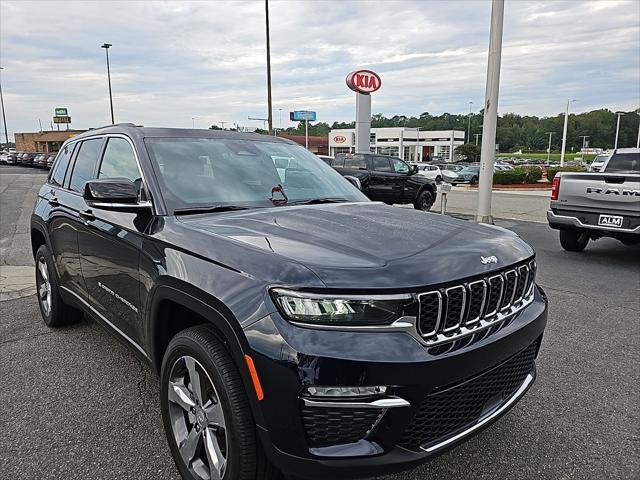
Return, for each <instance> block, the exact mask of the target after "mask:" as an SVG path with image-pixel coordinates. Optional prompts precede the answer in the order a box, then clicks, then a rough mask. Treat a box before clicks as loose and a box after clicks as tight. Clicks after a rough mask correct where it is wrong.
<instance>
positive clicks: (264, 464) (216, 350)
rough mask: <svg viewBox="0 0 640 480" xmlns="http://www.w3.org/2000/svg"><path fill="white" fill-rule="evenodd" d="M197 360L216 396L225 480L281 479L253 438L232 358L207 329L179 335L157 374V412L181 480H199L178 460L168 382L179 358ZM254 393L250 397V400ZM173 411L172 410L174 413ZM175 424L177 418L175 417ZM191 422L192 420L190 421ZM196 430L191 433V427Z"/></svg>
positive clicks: (245, 396) (248, 413) (170, 345)
mask: <svg viewBox="0 0 640 480" xmlns="http://www.w3.org/2000/svg"><path fill="white" fill-rule="evenodd" d="M185 356H189V357H192V358H194V359H195V360H197V362H198V363H199V364H200V366H201V367H202V368H203V370H204V371H205V373H206V374H207V376H208V380H210V381H211V383H212V384H213V387H214V391H215V394H216V395H217V396H218V400H219V403H220V406H221V407H222V411H223V413H224V420H225V435H226V436H225V437H224V438H225V453H226V455H227V457H226V458H225V461H226V470H225V471H224V474H223V478H224V479H225V480H278V479H280V478H282V477H281V476H280V473H279V472H278V471H277V470H276V469H275V468H274V467H273V466H272V465H271V464H270V463H269V462H268V460H267V459H266V456H265V454H264V452H263V451H262V446H261V445H260V441H259V439H258V438H257V434H256V430H255V422H254V420H253V415H252V414H251V409H250V407H249V400H248V398H247V392H246V391H245V388H244V384H243V382H242V379H241V378H240V373H239V372H238V368H237V367H236V365H235V363H234V362H233V360H232V358H231V356H230V355H229V353H228V352H227V350H226V349H225V347H224V346H223V344H222V343H221V342H220V340H218V338H217V337H216V336H215V334H214V333H213V332H212V331H211V329H210V327H209V326H207V325H199V326H196V327H193V328H189V329H187V330H184V331H182V332H180V333H178V334H177V335H176V336H175V337H173V339H172V340H171V342H170V343H169V346H168V347H167V350H166V352H165V355H164V359H163V362H162V369H161V372H160V408H161V411H162V420H163V423H164V429H165V433H166V436H167V441H168V443H169V448H170V449H171V454H172V456H173V460H174V462H175V464H176V466H177V467H178V470H179V471H180V474H181V475H182V478H184V479H185V480H196V479H197V480H199V479H200V477H197V476H195V475H194V474H193V473H192V472H191V471H190V469H189V466H188V465H187V463H186V462H185V461H184V460H183V459H182V455H181V454H180V450H179V447H178V444H177V441H176V438H175V436H174V430H173V428H174V427H173V425H172V417H171V413H170V406H171V405H170V400H169V395H168V392H169V381H170V376H171V374H172V369H173V368H174V365H176V364H177V362H180V361H181V360H180V359H181V358H184V357H185ZM252 393H253V392H251V394H252ZM174 410H175V409H174ZM174 418H175V417H174ZM194 422H195V420H194ZM193 428H195V427H193Z"/></svg>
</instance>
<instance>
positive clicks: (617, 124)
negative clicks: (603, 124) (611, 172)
mask: <svg viewBox="0 0 640 480" xmlns="http://www.w3.org/2000/svg"><path fill="white" fill-rule="evenodd" d="M616 115H617V116H618V122H617V123H616V142H615V143H614V145H613V149H614V150H615V149H616V148H618V133H620V117H621V116H622V115H624V112H616Z"/></svg>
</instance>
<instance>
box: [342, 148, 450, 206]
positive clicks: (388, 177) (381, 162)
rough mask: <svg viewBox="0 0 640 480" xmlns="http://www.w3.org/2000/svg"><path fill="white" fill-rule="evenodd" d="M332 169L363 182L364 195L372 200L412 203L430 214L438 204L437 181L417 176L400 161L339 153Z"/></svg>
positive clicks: (415, 171)
mask: <svg viewBox="0 0 640 480" xmlns="http://www.w3.org/2000/svg"><path fill="white" fill-rule="evenodd" d="M331 166H332V167H333V168H335V169H336V171H338V172H339V173H340V174H341V175H344V176H347V177H355V178H357V179H358V180H359V181H360V184H361V190H362V192H363V193H364V194H365V195H366V196H367V197H368V198H370V199H371V200H377V201H380V202H384V203H388V204H389V205H391V204H394V203H409V204H412V205H413V206H414V208H415V209H417V210H425V211H428V210H429V209H431V206H432V205H433V203H434V202H435V201H436V195H437V192H438V187H437V185H436V182H435V181H434V180H432V179H430V178H427V177H425V176H424V175H418V168H417V167H415V166H413V165H409V164H407V163H405V162H404V161H403V160H402V159H400V158H395V157H389V156H386V155H376V154H374V153H355V154H353V153H339V154H337V155H336V157H335V159H334V160H333V161H332V162H331Z"/></svg>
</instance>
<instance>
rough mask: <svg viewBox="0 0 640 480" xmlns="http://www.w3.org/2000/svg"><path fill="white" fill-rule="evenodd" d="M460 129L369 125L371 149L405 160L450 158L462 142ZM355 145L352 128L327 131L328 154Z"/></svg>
mask: <svg viewBox="0 0 640 480" xmlns="http://www.w3.org/2000/svg"><path fill="white" fill-rule="evenodd" d="M464 135H465V132H464V131H460V130H431V131H428V130H418V129H417V128H409V127H383V128H372V129H371V142H370V148H371V152H372V153H379V154H381V155H389V156H392V157H400V158H402V159H403V160H405V161H407V162H420V161H428V160H430V159H432V158H433V157H440V159H441V160H442V161H444V162H451V161H452V158H451V152H452V151H455V148H456V147H457V146H458V145H462V144H463V143H464ZM354 149H355V129H353V128H345V129H334V130H331V131H330V132H329V155H331V156H335V155H336V154H337V153H349V152H353V151H354Z"/></svg>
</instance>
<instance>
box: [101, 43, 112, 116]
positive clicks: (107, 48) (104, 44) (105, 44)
mask: <svg viewBox="0 0 640 480" xmlns="http://www.w3.org/2000/svg"><path fill="white" fill-rule="evenodd" d="M112 46H113V45H111V44H110V43H103V44H102V45H101V46H100V48H104V51H105V53H106V54H107V81H108V82H109V106H110V107H111V125H113V124H115V123H116V122H115V120H114V119H113V96H112V95H111V69H110V68H109V48H111V47H112Z"/></svg>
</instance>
